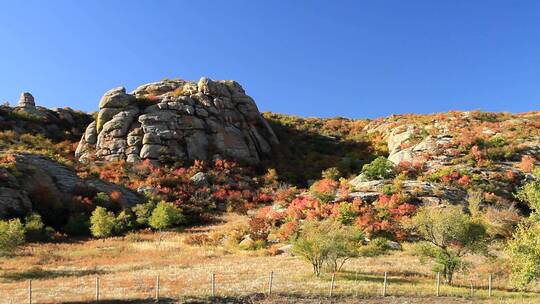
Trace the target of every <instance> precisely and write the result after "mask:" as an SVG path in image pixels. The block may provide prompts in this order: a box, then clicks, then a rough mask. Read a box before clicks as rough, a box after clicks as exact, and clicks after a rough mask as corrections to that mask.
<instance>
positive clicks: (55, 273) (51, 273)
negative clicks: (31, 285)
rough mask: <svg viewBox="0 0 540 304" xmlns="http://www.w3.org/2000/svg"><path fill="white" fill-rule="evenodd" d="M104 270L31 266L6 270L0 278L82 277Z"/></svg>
mask: <svg viewBox="0 0 540 304" xmlns="http://www.w3.org/2000/svg"><path fill="white" fill-rule="evenodd" d="M105 273H106V272H105V271H103V270H97V269H88V270H75V271H74V270H46V269H42V268H41V267H32V268H30V269H28V270H26V271H17V272H13V271H6V272H5V273H3V274H2V275H1V276H0V278H2V279H4V280H6V281H25V280H40V279H54V278H60V277H84V276H89V275H102V274H105Z"/></svg>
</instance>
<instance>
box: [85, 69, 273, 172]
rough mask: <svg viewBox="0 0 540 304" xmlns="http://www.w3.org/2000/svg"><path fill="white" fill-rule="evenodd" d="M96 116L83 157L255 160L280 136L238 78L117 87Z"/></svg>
mask: <svg viewBox="0 0 540 304" xmlns="http://www.w3.org/2000/svg"><path fill="white" fill-rule="evenodd" d="M99 108H100V110H99V114H98V117H97V120H96V121H95V122H93V123H92V124H90V125H89V126H88V128H87V129H86V132H85V134H84V135H83V136H82V138H81V141H80V143H79V146H78V148H77V152H76V156H77V157H78V158H79V159H80V160H85V159H88V158H91V157H93V156H95V157H96V158H98V159H103V160H126V161H128V162H136V161H140V160H144V159H150V160H155V161H157V160H160V159H163V158H169V159H170V158H172V159H175V160H196V159H199V160H206V159H211V158H214V157H228V158H233V159H238V160H242V161H246V162H249V163H257V162H259V161H260V160H261V159H263V158H267V157H269V155H270V152H271V149H272V146H273V145H275V144H277V143H278V139H277V137H276V136H275V134H274V132H273V131H272V129H271V127H270V125H269V124H268V123H267V122H266V120H265V119H264V118H263V117H262V116H261V114H260V113H259V110H258V109H257V105H256V104H255V101H254V100H253V99H252V98H251V97H249V96H247V95H246V94H245V91H244V89H243V88H242V87H241V86H240V85H239V84H238V83H237V82H235V81H229V80H226V81H213V80H210V79H208V78H206V77H203V78H201V79H200V80H199V82H198V83H196V82H192V81H184V80H166V81H161V82H156V83H150V84H146V85H143V86H140V87H139V88H137V89H135V90H134V91H133V92H131V93H130V94H128V93H126V90H125V89H124V88H123V87H118V88H114V89H112V90H110V91H108V92H107V93H105V95H104V96H103V97H102V98H101V100H100V102H99Z"/></svg>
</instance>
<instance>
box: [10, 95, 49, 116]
mask: <svg viewBox="0 0 540 304" xmlns="http://www.w3.org/2000/svg"><path fill="white" fill-rule="evenodd" d="M15 110H16V111H19V112H25V113H26V114H29V115H34V116H36V117H40V118H41V117H43V116H44V114H43V113H41V112H40V111H39V110H38V109H37V108H36V102H35V100H34V96H32V94H30V93H28V92H23V93H22V94H21V97H19V102H18V103H17V106H16V107H15Z"/></svg>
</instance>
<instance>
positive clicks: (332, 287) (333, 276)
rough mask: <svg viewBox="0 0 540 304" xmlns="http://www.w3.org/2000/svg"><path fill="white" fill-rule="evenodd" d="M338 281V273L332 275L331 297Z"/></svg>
mask: <svg viewBox="0 0 540 304" xmlns="http://www.w3.org/2000/svg"><path fill="white" fill-rule="evenodd" d="M335 281H336V273H335V272H334V273H333V274H332V283H331V284H330V297H332V295H333V294H334V283H335Z"/></svg>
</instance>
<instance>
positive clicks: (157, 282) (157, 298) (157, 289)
mask: <svg viewBox="0 0 540 304" xmlns="http://www.w3.org/2000/svg"><path fill="white" fill-rule="evenodd" d="M159 287H160V286H159V274H158V275H157V276H156V301H157V302H158V303H159Z"/></svg>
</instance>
